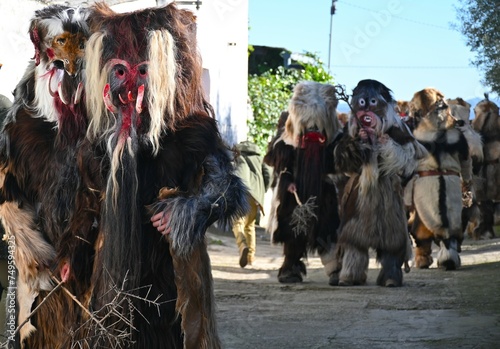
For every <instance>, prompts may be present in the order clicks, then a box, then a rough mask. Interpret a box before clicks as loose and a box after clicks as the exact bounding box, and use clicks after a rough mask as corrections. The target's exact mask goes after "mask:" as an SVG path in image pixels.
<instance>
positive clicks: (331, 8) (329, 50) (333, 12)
mask: <svg viewBox="0 0 500 349" xmlns="http://www.w3.org/2000/svg"><path fill="white" fill-rule="evenodd" d="M336 2H337V0H332V6H331V7H330V37H329V38H328V73H330V57H331V54H332V23H333V15H334V14H335V3H336Z"/></svg>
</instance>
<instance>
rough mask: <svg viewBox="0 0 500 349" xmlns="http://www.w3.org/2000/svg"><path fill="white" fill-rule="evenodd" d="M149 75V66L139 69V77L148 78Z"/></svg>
mask: <svg viewBox="0 0 500 349" xmlns="http://www.w3.org/2000/svg"><path fill="white" fill-rule="evenodd" d="M147 74H148V67H147V65H142V66H140V67H139V75H141V76H142V77H144V76H146V75H147Z"/></svg>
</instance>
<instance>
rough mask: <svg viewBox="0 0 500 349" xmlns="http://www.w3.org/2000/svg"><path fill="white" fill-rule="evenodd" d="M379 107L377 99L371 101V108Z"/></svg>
mask: <svg viewBox="0 0 500 349" xmlns="http://www.w3.org/2000/svg"><path fill="white" fill-rule="evenodd" d="M376 105H377V100H376V99H375V98H372V99H370V106H372V107H374V106H376Z"/></svg>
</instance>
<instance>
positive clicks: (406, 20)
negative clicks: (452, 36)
mask: <svg viewBox="0 0 500 349" xmlns="http://www.w3.org/2000/svg"><path fill="white" fill-rule="evenodd" d="M338 2H339V3H341V4H344V5H347V6H351V7H355V8H359V9H361V10H364V11H368V12H376V11H377V10H374V9H370V8H366V7H363V6H359V5H355V4H351V3H350V2H347V1H343V0H338ZM391 16H392V17H394V18H397V19H399V20H402V21H405V22H411V23H415V24H419V25H424V26H427V27H432V28H438V29H443V30H449V31H453V30H452V29H451V28H447V27H443V26H440V25H435V24H431V23H424V22H419V21H415V20H413V19H409V18H405V17H401V16H397V15H394V14H392V13H391Z"/></svg>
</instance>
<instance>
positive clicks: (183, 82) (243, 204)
mask: <svg viewBox="0 0 500 349" xmlns="http://www.w3.org/2000/svg"><path fill="white" fill-rule="evenodd" d="M93 11H94V16H93V17H92V18H91V29H92V31H93V32H94V34H93V35H92V36H91V37H90V39H89V41H88V44H87V50H86V55H85V59H86V62H87V65H86V88H85V91H86V97H87V98H86V101H87V110H91V111H92V113H90V114H89V115H90V127H89V132H88V142H89V143H88V144H87V145H86V146H85V148H82V152H80V154H79V156H80V157H81V159H82V160H81V161H80V163H81V164H89V163H90V164H92V163H94V164H101V166H102V165H103V167H104V170H103V171H102V172H101V175H102V178H103V179H104V184H101V185H100V186H99V182H100V180H99V178H96V179H92V178H90V177H89V178H88V179H89V180H91V181H92V182H93V183H96V184H97V186H98V187H97V188H95V189H96V190H97V191H98V192H100V193H103V197H102V202H101V209H100V215H99V216H100V225H99V227H98V228H99V236H98V239H97V242H96V250H97V255H96V259H95V269H94V274H93V276H92V299H91V307H92V308H93V309H95V310H96V312H97V316H99V317H101V316H106V315H105V314H106V306H107V304H108V303H109V302H110V301H111V300H112V299H111V298H112V295H110V294H109V289H110V287H112V285H113V284H117V283H118V284H120V285H123V287H124V288H125V290H126V291H127V292H129V293H131V294H133V298H132V299H131V304H132V305H133V307H132V309H130V308H128V309H123V313H122V314H121V315H120V316H112V317H110V318H108V319H107V320H106V324H107V325H109V326H111V327H113V329H114V330H126V325H127V324H126V323H123V321H120V319H122V317H121V316H124V317H126V318H131V319H132V321H133V328H134V330H133V331H132V333H131V337H130V339H131V340H132V341H133V342H134V343H133V344H130V346H129V347H130V348H164V347H169V348H181V347H185V348H218V347H220V340H219V336H218V333H217V326H216V321H215V313H214V306H213V302H214V295H213V281H212V278H211V275H210V264H209V259H208V254H207V251H206V248H207V247H206V242H205V232H206V229H207V228H208V226H210V225H211V224H212V223H214V222H216V221H219V222H220V223H221V224H224V223H228V222H230V221H231V220H232V219H233V218H234V217H236V216H241V215H244V213H245V211H246V210H247V201H246V195H247V192H246V189H245V188H244V186H243V184H242V182H241V180H239V179H238V178H237V177H236V176H235V175H234V174H233V167H232V163H231V160H232V158H231V154H230V152H229V149H228V147H227V146H226V145H225V144H224V143H223V141H222V139H221V136H220V134H219V131H218V129H217V125H216V121H215V119H214V118H213V110H212V108H211V106H210V105H209V104H208V103H207V101H206V100H205V99H204V94H203V89H202V86H201V72H202V66H201V60H200V57H199V53H198V51H197V43H196V35H195V34H196V33H195V28H196V22H195V17H194V15H193V14H192V13H191V12H189V11H186V10H179V9H178V8H177V7H176V5H175V4H170V5H168V6H165V7H158V8H150V9H144V10H139V11H135V12H132V13H124V14H118V13H114V12H113V11H111V10H110V9H109V8H108V7H107V6H106V5H104V4H102V3H100V4H96V5H95V6H94V7H93ZM89 152H90V153H89ZM87 160H88V161H87ZM84 172H85V170H84ZM98 177H99V176H98ZM84 180H86V179H84ZM161 188H176V191H175V195H166V196H161V197H158V192H159V191H160V189H161ZM152 212H153V213H156V212H163V214H164V216H165V217H168V218H169V220H168V228H167V230H168V231H169V233H168V238H165V237H163V236H162V234H160V232H158V231H157V230H156V229H155V228H154V227H153V226H152V224H151V222H150V218H151V214H152ZM124 281H126V282H124ZM201 288H202V289H203V292H201V291H200V289H201ZM195 289H197V291H198V292H195V291H194V290H195ZM155 301H158V302H159V304H157V305H156V306H151V304H150V303H151V302H155ZM191 320H193V322H191ZM91 344H92V345H94V346H97V345H101V346H109V345H110V343H109V341H107V339H106V338H102V337H101V338H96V339H94V340H93V342H92V343H91Z"/></svg>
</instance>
